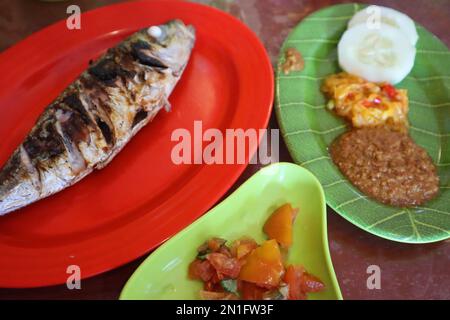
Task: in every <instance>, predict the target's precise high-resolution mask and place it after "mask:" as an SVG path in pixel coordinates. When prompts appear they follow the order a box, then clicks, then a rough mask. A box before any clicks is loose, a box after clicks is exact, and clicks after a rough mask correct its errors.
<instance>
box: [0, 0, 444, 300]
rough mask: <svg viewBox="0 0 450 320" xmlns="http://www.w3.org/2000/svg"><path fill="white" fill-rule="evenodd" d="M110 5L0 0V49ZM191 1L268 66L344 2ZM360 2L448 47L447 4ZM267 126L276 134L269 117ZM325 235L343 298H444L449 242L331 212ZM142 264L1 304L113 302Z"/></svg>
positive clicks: (4, 293) (12, 292) (13, 293)
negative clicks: (227, 24)
mask: <svg viewBox="0 0 450 320" xmlns="http://www.w3.org/2000/svg"><path fill="white" fill-rule="evenodd" d="M116 2H120V1H116V0H81V1H70V2H65V1H63V2H40V1H37V0H15V1H9V0H0V50H4V49H6V48H7V47H9V46H11V45H13V44H15V43H16V42H18V41H20V40H22V39H23V38H25V37H26V36H27V35H29V34H31V33H33V32H35V31H38V30H39V29H41V28H43V27H45V26H47V25H49V24H51V23H53V22H56V21H58V20H61V19H64V18H66V17H67V14H66V8H67V6H68V5H69V4H78V5H79V6H80V7H81V9H82V11H86V10H89V9H92V8H97V7H101V6H104V5H107V4H111V3H116ZM198 2H202V3H206V4H210V5H213V6H215V7H218V8H220V9H222V10H225V11H227V12H230V13H231V14H232V15H234V16H236V17H238V18H239V19H241V20H243V21H244V22H245V23H246V24H247V25H248V26H249V27H250V28H251V29H253V31H254V32H255V33H256V34H257V35H258V36H259V37H260V38H261V39H262V41H263V43H264V45H265V46H266V48H267V50H268V52H269V55H270V57H271V59H272V61H273V62H275V59H276V56H277V55H278V49H279V47H280V45H281V43H282V41H283V39H284V38H285V37H286V36H287V34H288V33H289V31H290V29H291V28H292V27H294V26H295V25H296V24H297V23H298V22H299V21H300V20H301V19H302V18H303V17H305V16H306V15H307V14H309V13H311V12H312V11H314V10H317V9H319V8H321V7H325V6H328V5H331V4H334V3H340V2H347V1H331V0H310V1H307V0H200V1H198ZM360 2H370V3H375V4H381V5H387V6H390V7H393V8H396V9H399V10H401V11H403V12H405V13H406V14H408V15H409V16H411V17H412V18H413V19H415V20H416V21H418V22H419V23H421V24H422V25H424V26H425V27H426V28H427V29H428V30H430V31H431V32H433V33H434V34H436V35H437V36H438V37H439V38H440V39H441V40H443V41H444V42H445V43H446V44H447V45H449V44H450V33H449V32H448V20H447V19H448V17H449V16H450V6H449V1H448V0H433V1H428V0H409V1H400V0H398V1H395V0H392V1H389V0H384V1H383V0H380V1H378V0H373V1H360ZM447 67H448V66H447ZM269 126H270V127H271V128H277V123H276V121H275V118H274V117H273V116H272V119H271V121H270V125H269ZM281 144H282V142H281ZM280 148H281V152H280V153H281V154H280V161H292V159H291V158H290V156H289V154H288V152H287V149H286V147H285V146H284V145H283V144H282V145H281V146H280ZM258 169H259V166H258V165H250V166H249V167H248V168H247V169H246V171H245V172H244V173H243V175H242V176H241V177H240V178H239V180H238V181H237V182H236V184H235V185H234V186H233V189H235V188H236V187H237V186H239V185H240V184H241V183H242V182H244V181H245V180H246V179H247V178H248V177H249V176H251V175H252V174H253V173H254V172H256V171H257V170H258ZM233 189H232V190H233ZM230 191H231V190H230ZM328 235H329V245H330V250H331V256H332V259H333V264H334V267H335V270H336V273H337V277H338V279H339V282H340V286H341V289H342V293H343V295H344V298H345V299H450V243H449V241H443V242H440V243H433V244H425V245H408V244H400V243H395V242H391V241H387V240H383V239H381V238H377V237H375V236H373V235H371V234H369V233H366V232H364V231H362V230H360V229H358V228H357V227H355V226H354V225H352V224H350V223H348V222H347V221H346V220H344V219H343V218H341V217H340V216H339V215H338V214H336V213H335V212H334V211H333V210H331V209H328ZM144 258H145V257H142V258H139V259H137V260H135V261H132V262H130V263H128V264H126V265H124V266H122V267H120V268H117V269H115V270H113V271H110V272H107V273H104V274H102V275H99V276H96V277H93V278H90V279H86V280H83V281H82V289H81V290H68V289H67V288H66V286H54V287H44V288H36V289H0V299H48V298H52V299H116V298H117V297H118V295H119V293H120V291H121V289H122V287H123V285H124V284H125V282H126V281H127V279H128V278H129V277H130V275H131V274H132V273H133V271H134V270H135V269H136V268H137V267H138V266H139V264H140V263H141V262H142V261H143V259H144ZM369 265H378V266H380V268H381V289H380V290H369V289H368V288H367V285H366V281H367V277H368V274H367V273H366V270H367V267H368V266H369ZM0 267H1V266H0Z"/></svg>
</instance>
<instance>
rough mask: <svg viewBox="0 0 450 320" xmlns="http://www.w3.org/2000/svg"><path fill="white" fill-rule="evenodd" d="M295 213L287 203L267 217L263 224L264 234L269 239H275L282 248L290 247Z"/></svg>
mask: <svg viewBox="0 0 450 320" xmlns="http://www.w3.org/2000/svg"><path fill="white" fill-rule="evenodd" d="M294 218H295V211H294V209H292V207H291V205H290V204H289V203H287V204H285V205H283V206H281V207H280V208H278V209H277V210H275V212H274V213H272V215H271V216H270V217H269V219H268V220H267V221H266V223H265V224H264V228H263V230H264V232H265V233H266V234H267V235H268V236H269V238H270V239H275V240H277V241H278V243H279V244H280V245H281V246H282V247H285V248H287V247H289V246H291V245H292V223H293V221H294Z"/></svg>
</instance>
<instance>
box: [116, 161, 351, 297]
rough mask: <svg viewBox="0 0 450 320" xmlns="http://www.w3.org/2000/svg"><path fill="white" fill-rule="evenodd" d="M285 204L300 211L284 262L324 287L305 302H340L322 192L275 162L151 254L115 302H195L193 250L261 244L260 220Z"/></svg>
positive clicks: (302, 173)
mask: <svg viewBox="0 0 450 320" xmlns="http://www.w3.org/2000/svg"><path fill="white" fill-rule="evenodd" d="M286 202H290V203H292V204H293V206H294V207H299V208H300V210H299V214H298V216H297V219H296V221H295V224H294V242H293V246H292V247H291V249H290V250H289V255H288V257H287V259H288V261H289V262H290V263H301V264H303V265H304V266H305V267H306V269H307V270H309V271H310V272H311V273H313V274H315V275H317V276H318V277H319V278H321V280H322V281H323V282H324V283H325V285H326V287H327V289H326V290H325V291H324V292H321V293H314V294H310V296H309V298H310V299H331V300H342V299H343V298H342V294H341V291H340V288H339V283H338V281H337V279H336V275H335V272H334V268H333V264H332V261H331V256H330V252H329V249H328V236H327V222H326V204H325V195H324V192H323V189H322V187H321V185H320V182H319V181H318V180H317V178H316V177H315V176H314V175H313V174H312V173H311V172H309V171H308V170H307V169H305V168H303V167H301V166H298V165H296V164H293V163H275V164H272V165H269V166H267V167H264V168H263V169H261V170H259V171H258V172H257V173H255V174H254V175H253V176H252V177H250V178H249V179H248V180H247V181H246V182H245V183H244V184H242V185H241V186H240V187H239V188H238V189H237V190H236V191H234V192H233V193H232V194H231V195H230V196H228V197H227V198H226V199H225V200H223V201H222V202H221V203H219V204H218V205H217V206H215V207H214V208H213V209H211V210H210V211H208V212H207V213H206V214H205V215H203V216H202V217H200V218H199V219H197V220H196V221H195V222H194V223H192V224H191V225H189V226H188V227H186V228H185V229H184V230H182V231H181V232H179V233H178V234H177V235H175V236H174V237H172V238H171V239H170V240H168V241H167V242H166V243H164V244H163V245H162V246H161V247H159V248H158V249H157V250H155V251H154V252H153V253H152V254H150V256H149V257H147V259H145V261H144V262H143V263H142V264H141V265H140V266H139V268H138V269H137V270H136V271H135V272H134V273H133V275H132V276H131V277H130V279H129V280H128V282H127V283H126V285H125V287H124V289H123V290H122V293H121V295H120V299H121V300H141V299H155V300H159V299H171V300H172V299H173V300H178V299H187V300H191V299H198V292H199V290H200V288H201V283H200V282H199V281H193V280H189V279H188V277H187V271H188V265H189V263H190V262H191V261H192V260H193V258H194V257H195V256H196V248H197V247H198V246H199V245H200V244H202V243H203V242H204V241H205V240H206V239H208V238H209V237H211V236H219V237H224V238H225V239H227V240H230V241H232V240H235V239H237V238H239V237H242V236H251V237H253V238H254V239H255V240H257V241H258V242H261V241H263V240H264V239H266V237H265V235H264V233H263V231H262V227H263V225H264V222H265V221H266V220H267V218H268V216H269V215H270V214H271V213H272V212H273V210H274V209H276V208H277V207H278V206H280V205H282V204H284V203H286ZM230 221H231V222H230ZM236 221H238V222H239V223H236Z"/></svg>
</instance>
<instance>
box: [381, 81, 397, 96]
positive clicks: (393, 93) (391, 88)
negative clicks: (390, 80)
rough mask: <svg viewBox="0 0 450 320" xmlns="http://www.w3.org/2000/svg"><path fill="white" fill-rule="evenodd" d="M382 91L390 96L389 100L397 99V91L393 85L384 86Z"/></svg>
mask: <svg viewBox="0 0 450 320" xmlns="http://www.w3.org/2000/svg"><path fill="white" fill-rule="evenodd" d="M381 89H383V91H384V92H385V93H386V94H387V95H388V97H389V98H391V99H392V100H395V99H396V98H397V90H396V89H395V87H394V86H393V85H391V84H384V85H383V86H381Z"/></svg>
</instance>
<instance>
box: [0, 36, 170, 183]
mask: <svg viewBox="0 0 450 320" xmlns="http://www.w3.org/2000/svg"><path fill="white" fill-rule="evenodd" d="M151 51H152V47H151V45H150V44H148V43H146V42H144V41H142V40H137V41H136V40H134V42H132V43H131V44H127V45H120V46H118V47H116V48H112V49H109V50H108V52H107V54H106V56H105V57H104V58H102V59H101V60H99V61H98V62H94V63H93V64H91V66H90V67H89V68H88V70H87V72H85V73H83V74H82V75H81V77H80V78H79V79H78V80H77V81H75V82H74V84H72V85H71V86H70V87H69V88H67V89H66V90H65V91H64V92H63V94H62V96H60V97H59V98H58V99H57V100H56V101H55V102H54V103H53V104H52V105H50V106H49V107H48V108H47V109H46V111H45V112H44V113H43V115H42V116H41V117H40V118H39V120H38V122H37V123H36V125H35V127H34V128H33V130H32V132H31V133H30V134H29V135H28V137H27V138H26V139H25V141H24V142H23V144H22V145H21V147H20V148H19V149H18V150H17V151H16V152H15V154H14V155H13V156H12V157H11V158H10V160H9V161H8V163H7V164H6V165H5V167H4V169H3V170H1V172H0V181H4V184H3V186H0V187H2V188H4V187H7V186H8V183H6V182H8V181H10V183H9V184H10V185H11V186H13V185H14V183H15V180H17V179H19V177H21V178H24V177H27V178H30V179H31V181H32V183H33V185H34V186H35V189H36V190H37V191H40V186H41V181H40V171H41V170H47V169H48V168H50V167H52V165H53V164H54V163H56V162H57V160H58V158H59V157H67V160H68V163H69V165H70V168H71V170H72V172H73V173H74V174H79V173H80V172H81V171H82V170H84V169H85V168H86V161H85V159H84V157H83V155H82V153H81V151H80V148H79V144H80V143H82V142H84V143H86V144H88V145H90V144H92V143H95V141H91V139H92V138H91V133H93V132H96V133H97V137H98V138H99V139H103V140H104V142H105V144H106V145H107V146H108V148H107V150H105V149H104V148H103V149H102V152H109V151H110V150H112V148H113V147H114V146H115V144H116V142H117V137H116V133H115V127H114V124H113V121H112V120H111V115H112V113H113V112H114V111H113V108H112V107H111V105H110V103H112V100H111V97H110V96H109V95H108V88H111V87H116V88H119V89H120V88H125V90H123V91H126V92H124V93H125V96H127V99H128V101H130V103H136V102H137V101H136V94H137V92H134V91H133V90H130V89H131V88H132V87H129V83H130V82H134V80H136V81H138V83H145V82H146V81H147V80H146V76H145V72H146V71H145V70H142V68H144V69H145V68H148V67H150V68H151V69H152V71H153V72H157V73H160V74H161V76H164V74H163V71H162V70H164V69H167V68H168V67H167V66H166V65H165V64H164V63H162V62H161V61H160V60H159V59H157V58H156V57H154V56H153V55H152V53H151ZM143 66H144V67H143ZM147 70H148V69H147ZM160 80H161V79H160ZM148 114H149V112H148V111H146V110H144V109H143V108H142V106H141V107H140V108H139V111H138V112H136V114H135V115H134V116H133V117H132V124H131V128H130V129H133V128H134V127H135V126H137V125H138V124H139V123H141V122H142V121H144V120H145V119H147V117H148ZM103 145H104V144H103Z"/></svg>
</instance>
